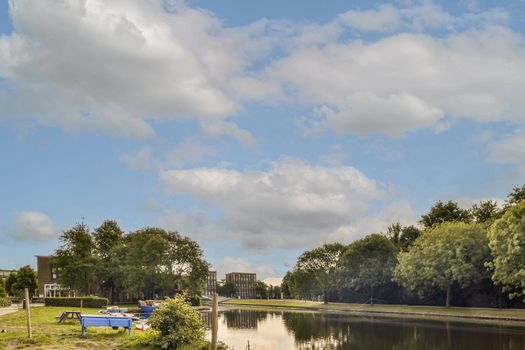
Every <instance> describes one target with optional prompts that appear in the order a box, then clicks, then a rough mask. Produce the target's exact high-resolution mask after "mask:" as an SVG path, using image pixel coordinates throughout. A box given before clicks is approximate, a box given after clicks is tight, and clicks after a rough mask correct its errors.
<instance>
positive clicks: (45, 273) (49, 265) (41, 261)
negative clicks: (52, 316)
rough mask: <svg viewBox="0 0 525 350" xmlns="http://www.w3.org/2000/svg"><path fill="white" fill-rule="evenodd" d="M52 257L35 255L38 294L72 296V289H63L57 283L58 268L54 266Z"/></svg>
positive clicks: (44, 295)
mask: <svg viewBox="0 0 525 350" xmlns="http://www.w3.org/2000/svg"><path fill="white" fill-rule="evenodd" d="M53 259H54V257H53V256H41V255H37V256H36V266H37V267H36V268H37V275H38V296H39V297H40V298H42V297H63V296H74V295H75V292H74V291H70V290H67V289H64V288H62V286H61V285H60V284H58V283H57V279H58V269H57V267H56V266H54V264H53Z"/></svg>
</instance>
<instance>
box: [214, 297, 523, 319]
mask: <svg viewBox="0 0 525 350" xmlns="http://www.w3.org/2000/svg"><path fill="white" fill-rule="evenodd" d="M222 304H223V305H232V306H233V305H246V306H261V307H283V308H291V309H304V310H313V311H344V312H359V313H382V314H399V315H418V316H439V317H463V318H477V319H498V320H515V321H523V322H525V309H523V310H522V309H488V308H471V307H450V308H445V307H442V306H408V305H372V306H371V305H363V304H349V303H328V304H326V305H325V304H323V303H322V302H315V301H303V300H264V299H230V300H227V301H225V302H223V303H222Z"/></svg>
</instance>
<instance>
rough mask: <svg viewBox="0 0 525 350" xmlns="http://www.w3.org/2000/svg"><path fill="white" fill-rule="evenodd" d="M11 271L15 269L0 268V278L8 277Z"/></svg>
mask: <svg viewBox="0 0 525 350" xmlns="http://www.w3.org/2000/svg"><path fill="white" fill-rule="evenodd" d="M11 272H16V270H0V279H4V278H7V277H9V275H10V274H11Z"/></svg>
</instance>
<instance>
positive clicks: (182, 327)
mask: <svg viewBox="0 0 525 350" xmlns="http://www.w3.org/2000/svg"><path fill="white" fill-rule="evenodd" d="M149 323H150V325H151V327H152V328H153V329H154V330H157V331H159V332H160V339H159V345H160V346H161V347H162V348H163V349H181V348H182V347H184V346H190V345H191V346H193V345H194V344H202V343H203V341H204V324H203V322H202V321H201V318H200V316H199V313H198V312H197V311H195V310H194V309H193V307H192V306H191V305H189V304H188V303H187V302H186V300H185V298H184V296H176V297H175V298H173V299H167V300H166V302H165V303H164V304H162V305H161V306H160V307H159V308H158V309H156V310H155V311H153V313H152V314H151V317H150V319H149Z"/></svg>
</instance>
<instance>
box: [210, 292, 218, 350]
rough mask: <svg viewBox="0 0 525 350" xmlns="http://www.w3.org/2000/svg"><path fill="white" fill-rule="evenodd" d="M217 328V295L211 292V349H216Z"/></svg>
mask: <svg viewBox="0 0 525 350" xmlns="http://www.w3.org/2000/svg"><path fill="white" fill-rule="evenodd" d="M218 330H219V296H218V295H217V293H213V303H212V308H211V350H217V331H218Z"/></svg>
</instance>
